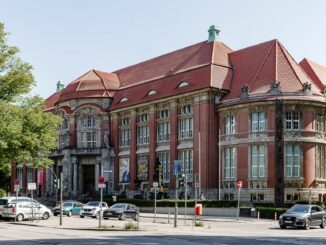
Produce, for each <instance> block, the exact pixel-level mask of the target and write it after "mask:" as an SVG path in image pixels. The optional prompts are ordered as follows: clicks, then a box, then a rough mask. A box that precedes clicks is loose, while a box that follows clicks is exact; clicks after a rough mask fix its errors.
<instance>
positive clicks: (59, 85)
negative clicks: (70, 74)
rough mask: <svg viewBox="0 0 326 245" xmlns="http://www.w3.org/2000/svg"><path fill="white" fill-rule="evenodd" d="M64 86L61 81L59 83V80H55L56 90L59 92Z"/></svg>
mask: <svg viewBox="0 0 326 245" xmlns="http://www.w3.org/2000/svg"><path fill="white" fill-rule="evenodd" d="M64 87H65V85H64V84H63V83H61V82H60V81H58V82H57V92H59V91H60V90H61V89H63V88H64Z"/></svg>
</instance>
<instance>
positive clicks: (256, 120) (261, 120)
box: [251, 112, 266, 132]
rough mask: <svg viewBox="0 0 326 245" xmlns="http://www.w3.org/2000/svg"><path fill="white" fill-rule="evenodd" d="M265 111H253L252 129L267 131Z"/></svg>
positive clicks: (254, 130)
mask: <svg viewBox="0 0 326 245" xmlns="http://www.w3.org/2000/svg"><path fill="white" fill-rule="evenodd" d="M265 128H266V127H265V112H253V113H251V131H253V132H257V131H265Z"/></svg>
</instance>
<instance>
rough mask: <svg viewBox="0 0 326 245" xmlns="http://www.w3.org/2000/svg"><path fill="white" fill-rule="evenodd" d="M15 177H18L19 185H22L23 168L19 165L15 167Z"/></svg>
mask: <svg viewBox="0 0 326 245" xmlns="http://www.w3.org/2000/svg"><path fill="white" fill-rule="evenodd" d="M16 171H17V175H16V176H17V177H16V179H19V185H20V187H23V169H22V168H21V167H20V168H17V170H16Z"/></svg>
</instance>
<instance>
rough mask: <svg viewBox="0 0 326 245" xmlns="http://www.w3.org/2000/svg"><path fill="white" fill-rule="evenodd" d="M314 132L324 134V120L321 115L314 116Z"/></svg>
mask: <svg viewBox="0 0 326 245" xmlns="http://www.w3.org/2000/svg"><path fill="white" fill-rule="evenodd" d="M316 131H317V132H325V119H324V117H323V115H321V114H317V116H316Z"/></svg>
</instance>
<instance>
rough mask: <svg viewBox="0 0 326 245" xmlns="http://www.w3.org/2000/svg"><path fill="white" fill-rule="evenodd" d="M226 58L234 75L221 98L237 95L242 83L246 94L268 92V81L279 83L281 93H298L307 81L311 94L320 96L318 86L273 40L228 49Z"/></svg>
mask: <svg viewBox="0 0 326 245" xmlns="http://www.w3.org/2000/svg"><path fill="white" fill-rule="evenodd" d="M229 57H230V61H231V64H232V66H233V70H234V71H233V72H234V74H233V78H232V81H231V86H230V88H229V89H230V93H229V94H228V95H226V96H225V97H224V98H223V99H224V100H228V99H234V98H238V97H239V96H240V94H241V88H242V87H243V86H244V85H245V84H247V85H248V86H249V96H252V95H258V94H265V93H268V92H269V91H270V84H271V83H273V82H275V81H277V82H280V89H281V92H302V88H303V87H302V85H303V83H305V82H309V83H311V84H312V85H311V90H312V93H313V94H317V95H321V93H320V90H319V89H318V87H317V86H316V85H315V84H314V83H313V82H312V80H310V78H309V77H308V76H307V75H306V74H305V73H304V72H303V70H302V69H301V67H300V66H299V65H298V64H297V63H296V62H295V60H294V59H293V58H292V57H291V55H290V54H289V53H288V52H287V50H286V49H285V48H284V47H283V46H282V44H281V43H280V42H279V41H277V40H272V41H268V42H265V43H261V44H258V45H255V46H252V47H248V48H245V49H241V50H238V51H235V52H232V53H230V54H229Z"/></svg>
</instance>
